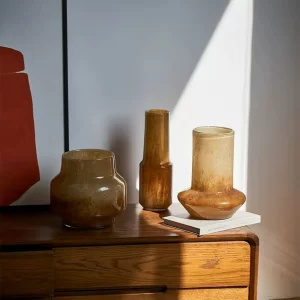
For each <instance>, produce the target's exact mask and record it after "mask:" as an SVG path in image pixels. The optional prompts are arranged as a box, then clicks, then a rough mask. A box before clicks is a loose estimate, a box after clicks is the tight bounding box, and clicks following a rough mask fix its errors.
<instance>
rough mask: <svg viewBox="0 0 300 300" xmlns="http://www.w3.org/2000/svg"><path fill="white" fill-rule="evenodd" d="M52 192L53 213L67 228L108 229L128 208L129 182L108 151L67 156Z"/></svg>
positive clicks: (82, 152) (88, 150)
mask: <svg viewBox="0 0 300 300" xmlns="http://www.w3.org/2000/svg"><path fill="white" fill-rule="evenodd" d="M50 190H51V207H52V210H53V211H54V212H55V213H57V214H58V215H60V216H61V218H62V221H63V224H64V225H65V226H67V227H74V228H105V227H108V226H110V225H112V224H113V222H114V219H115V217H116V216H117V215H119V214H120V213H122V211H124V210H125V209H126V205H127V187H126V182H125V180H124V179H123V177H122V176H121V175H119V174H118V173H117V171H116V166H115V156H114V153H113V152H111V151H107V150H97V149H83V150H74V151H69V152H66V153H64V154H63V156H62V165H61V171H60V173H59V174H58V175H57V176H56V177H55V178H54V179H53V180H52V182H51V185H50Z"/></svg>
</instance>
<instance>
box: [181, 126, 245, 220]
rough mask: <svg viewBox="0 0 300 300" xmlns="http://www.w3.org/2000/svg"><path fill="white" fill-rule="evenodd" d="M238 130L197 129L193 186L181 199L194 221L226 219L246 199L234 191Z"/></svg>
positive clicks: (220, 128)
mask: <svg viewBox="0 0 300 300" xmlns="http://www.w3.org/2000/svg"><path fill="white" fill-rule="evenodd" d="M233 162H234V131H233V130H232V129H230V128H225V127H198V128H195V129H194V130H193V165H192V186H191V188H190V189H189V190H186V191H183V192H180V193H179V194H178V200H179V201H180V202H181V204H182V205H183V206H184V207H185V209H186V210H187V211H188V212H189V213H190V215H191V216H192V217H194V218H199V219H226V218H230V217H231V216H232V215H233V214H234V213H235V212H236V210H237V209H238V208H239V207H240V206H241V205H243V203H244V202H245V200H246V196H245V195H244V194H243V193H242V192H240V191H238V190H236V189H234V188H233Z"/></svg>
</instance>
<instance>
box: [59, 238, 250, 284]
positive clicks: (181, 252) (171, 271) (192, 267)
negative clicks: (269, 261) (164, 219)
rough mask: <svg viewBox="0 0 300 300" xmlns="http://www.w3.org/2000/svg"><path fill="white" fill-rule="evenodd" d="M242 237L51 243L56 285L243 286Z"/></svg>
mask: <svg viewBox="0 0 300 300" xmlns="http://www.w3.org/2000/svg"><path fill="white" fill-rule="evenodd" d="M249 277H250V245H249V244H248V243H247V242H224V243H223V242H216V243H186V244H147V245H122V246H102V247H82V248H58V249H55V289H57V290H73V289H80V290H84V289H102V288H119V287H120V288H121V287H146V286H166V287H168V288H198V287H230V286H240V287H242V286H248V285H249Z"/></svg>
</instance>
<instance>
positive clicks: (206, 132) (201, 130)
mask: <svg viewBox="0 0 300 300" xmlns="http://www.w3.org/2000/svg"><path fill="white" fill-rule="evenodd" d="M193 132H194V133H195V134H197V135H201V137H203V138H218V137H230V136H233V135H234V130H233V129H231V128H228V127H221V126H200V127H196V128H194V130H193Z"/></svg>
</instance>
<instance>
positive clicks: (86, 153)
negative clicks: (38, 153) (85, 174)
mask: <svg viewBox="0 0 300 300" xmlns="http://www.w3.org/2000/svg"><path fill="white" fill-rule="evenodd" d="M62 157H63V159H66V160H81V161H95V160H97V161H99V160H103V159H107V158H113V157H114V153H113V152H112V151H109V150H102V149H76V150H71V151H67V152H65V153H64V154H63V155H62Z"/></svg>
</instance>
